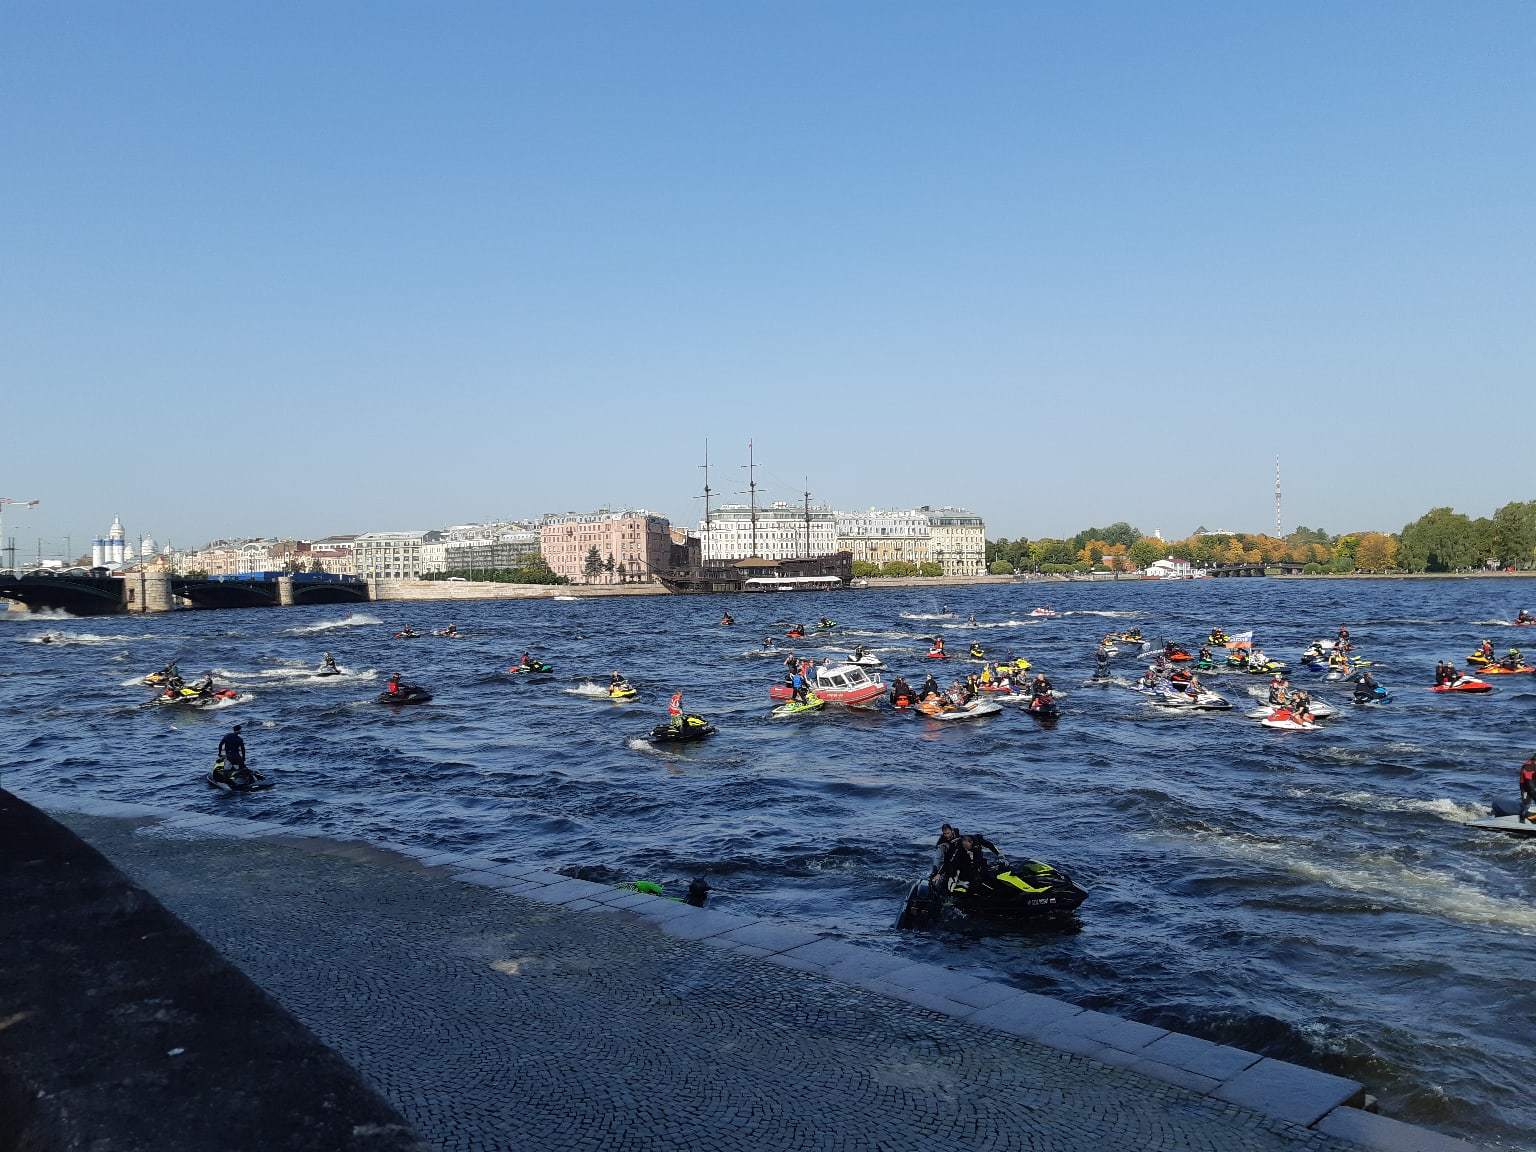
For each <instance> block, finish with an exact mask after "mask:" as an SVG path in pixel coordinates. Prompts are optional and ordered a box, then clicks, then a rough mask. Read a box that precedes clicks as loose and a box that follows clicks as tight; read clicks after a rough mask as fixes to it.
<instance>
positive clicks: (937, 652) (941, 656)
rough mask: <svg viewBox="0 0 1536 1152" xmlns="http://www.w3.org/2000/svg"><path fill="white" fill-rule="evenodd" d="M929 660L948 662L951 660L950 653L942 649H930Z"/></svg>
mask: <svg viewBox="0 0 1536 1152" xmlns="http://www.w3.org/2000/svg"><path fill="white" fill-rule="evenodd" d="M928 659H930V660H948V659H949V653H948V652H946V651H944V649H942V648H930V649H928Z"/></svg>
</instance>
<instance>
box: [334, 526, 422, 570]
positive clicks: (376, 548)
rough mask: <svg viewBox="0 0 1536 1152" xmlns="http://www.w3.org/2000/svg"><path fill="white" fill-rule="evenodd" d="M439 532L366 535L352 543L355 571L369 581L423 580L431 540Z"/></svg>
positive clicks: (370, 533) (365, 533)
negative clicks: (424, 562)
mask: <svg viewBox="0 0 1536 1152" xmlns="http://www.w3.org/2000/svg"><path fill="white" fill-rule="evenodd" d="M429 536H430V537H432V541H433V542H434V543H435V542H436V541H437V533H436V532H364V533H363V534H362V535H361V536H358V537H357V538H356V539H355V540H353V541H352V569H353V571H354V572H355V573H356V574H357V575H358V576H362V577H365V578H367V579H369V580H419V579H420V578H421V575H422V573H423V572H426V571H427V569H426V568H425V567H423V560H424V558H425V557H424V555H423V553H424V551H428V553H429V550H426V549H425V546H426V544H427V538H428V537H429Z"/></svg>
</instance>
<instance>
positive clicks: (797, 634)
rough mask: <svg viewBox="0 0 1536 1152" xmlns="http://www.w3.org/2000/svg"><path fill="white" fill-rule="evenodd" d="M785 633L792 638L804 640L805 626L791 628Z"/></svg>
mask: <svg viewBox="0 0 1536 1152" xmlns="http://www.w3.org/2000/svg"><path fill="white" fill-rule="evenodd" d="M784 635H785V636H787V637H789V638H790V639H791V640H804V639H805V629H804V628H791V629H790V630H789V631H788V632H786V633H784Z"/></svg>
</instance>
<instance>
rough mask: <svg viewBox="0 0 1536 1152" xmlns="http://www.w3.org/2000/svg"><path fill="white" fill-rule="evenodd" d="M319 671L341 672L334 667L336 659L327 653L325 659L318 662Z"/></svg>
mask: <svg viewBox="0 0 1536 1152" xmlns="http://www.w3.org/2000/svg"><path fill="white" fill-rule="evenodd" d="M320 670H321V671H322V672H340V671H341V669H340V668H338V667H336V657H334V656H332V655H331V654H330V653H329V652H327V653H326V654H325V658H324V659H322V660H321V661H320Z"/></svg>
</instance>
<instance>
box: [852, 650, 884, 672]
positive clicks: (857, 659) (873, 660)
mask: <svg viewBox="0 0 1536 1152" xmlns="http://www.w3.org/2000/svg"><path fill="white" fill-rule="evenodd" d="M848 663H849V664H853V665H856V666H858V667H860V668H884V667H885V661H884V660H882V659H880V657H878V656H875V655H873V654H871V653H869V652H866V653H864V655H862V656H850V657H849V658H848Z"/></svg>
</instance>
